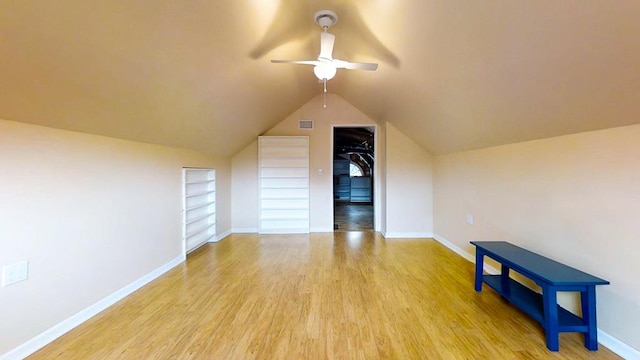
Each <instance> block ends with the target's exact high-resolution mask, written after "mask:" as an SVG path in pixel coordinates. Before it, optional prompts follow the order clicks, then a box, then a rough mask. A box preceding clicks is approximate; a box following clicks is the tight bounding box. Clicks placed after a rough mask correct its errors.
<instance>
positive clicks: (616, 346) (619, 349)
mask: <svg viewBox="0 0 640 360" xmlns="http://www.w3.org/2000/svg"><path fill="white" fill-rule="evenodd" d="M598 342H599V343H600V344H602V345H603V346H605V347H606V348H607V349H609V350H611V351H613V352H614V353H616V354H618V355H619V356H621V357H622V358H623V359H626V360H640V351H639V350H636V349H634V348H632V347H631V346H629V345H627V344H625V343H623V342H622V341H620V340H618V339H617V338H615V337H613V336H611V335H609V334H608V333H606V332H604V331H602V330H600V329H598Z"/></svg>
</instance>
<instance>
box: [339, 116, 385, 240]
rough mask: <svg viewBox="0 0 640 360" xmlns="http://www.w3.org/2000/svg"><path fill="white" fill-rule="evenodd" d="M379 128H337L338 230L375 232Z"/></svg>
mask: <svg viewBox="0 0 640 360" xmlns="http://www.w3.org/2000/svg"><path fill="white" fill-rule="evenodd" d="M374 141H375V127H373V126H361V127H334V128H333V218H334V230H335V231H354V230H355V231H358V230H374V207H373V199H374V192H373V191H374V174H375V171H374V169H375V167H374V165H375V146H374V145H375V144H374Z"/></svg>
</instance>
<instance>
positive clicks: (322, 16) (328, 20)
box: [313, 10, 338, 29]
mask: <svg viewBox="0 0 640 360" xmlns="http://www.w3.org/2000/svg"><path fill="white" fill-rule="evenodd" d="M313 19H314V20H315V21H316V23H317V24H318V25H320V27H322V28H323V29H328V28H330V27H331V26H333V25H335V23H337V22H338V14H336V13H335V12H334V11H331V10H320V11H318V12H316V13H315V14H314V15H313Z"/></svg>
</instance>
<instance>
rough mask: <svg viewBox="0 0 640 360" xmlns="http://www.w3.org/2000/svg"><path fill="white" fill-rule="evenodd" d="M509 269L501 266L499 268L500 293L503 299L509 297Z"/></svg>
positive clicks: (503, 265)
mask: <svg viewBox="0 0 640 360" xmlns="http://www.w3.org/2000/svg"><path fill="white" fill-rule="evenodd" d="M509 270H510V269H509V267H508V266H507V265H505V264H502V266H501V267H500V283H501V285H502V293H503V297H504V298H507V299H508V298H510V297H511V286H510V284H509Z"/></svg>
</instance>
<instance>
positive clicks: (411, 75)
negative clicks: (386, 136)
mask: <svg viewBox="0 0 640 360" xmlns="http://www.w3.org/2000/svg"><path fill="white" fill-rule="evenodd" d="M325 8H328V9H332V10H334V11H336V12H337V13H338V15H339V17H340V19H339V21H338V23H337V24H336V25H335V26H334V27H332V28H331V30H330V31H331V32H332V33H334V34H335V35H336V45H335V50H334V56H335V57H337V58H341V59H345V60H351V61H361V62H378V63H379V64H380V67H379V69H378V71H376V72H367V71H346V70H341V71H339V72H338V74H337V76H336V77H335V78H334V79H333V80H331V81H330V82H329V83H328V90H329V92H331V93H336V94H338V95H340V96H341V97H343V98H344V99H345V100H347V101H348V102H350V103H352V104H353V105H354V106H356V107H358V108H359V109H360V110H361V111H363V112H364V113H366V114H367V115H369V116H370V117H371V118H372V119H374V120H376V121H378V122H385V121H389V122H391V123H393V124H394V125H395V126H396V127H397V128H398V129H399V130H401V131H403V132H404V133H405V134H407V135H408V136H410V137H411V138H413V139H414V140H415V141H416V142H417V143H418V144H420V145H421V146H422V147H424V148H425V149H426V150H427V151H429V152H431V153H433V154H442V153H449V152H456V151H463V150H470V149H476V148H482V147H487V146H492V145H499V144H506V143H513V142H519V141H524V140H530V139H536V138H544V137H551V136H557V135H562V134H569V133H575V132H581V131H588V130H595V129H602V128H608V127H614V126H623V125H629V124H634V123H639V122H640V21H638V14H640V1H637V0H627V1H625V0H616V1H601V0H565V1H527V2H523V1H510V0H501V1H498V0H495V1H489V0H480V1H455V0H438V1H428V0H407V1H392V0H363V1H337V0H336V1H314V0H281V1H263V0H235V1H215V0H209V1H198V0H193V1H176V0H165V1H163V0H160V1H129V0H127V1H124V0H105V1H86V0H61V1H33V0H3V1H0V118H1V119H5V120H15V121H22V122H28V123H34V124H41V125H46V126H51V127H57V128H64V129H70V130H75V131H81V132H88V133H94V134H101V135H106V136H112V137H117V138H123V139H129V140H135V141H142V142H150V143H157V144H163V145H169V146H176V147H185V148H193V149H196V150H201V151H205V152H208V153H211V154H214V155H218V156H230V155H233V154H235V153H236V152H237V151H239V150H240V149H242V148H243V147H244V146H245V145H246V144H248V143H250V142H251V141H253V140H254V139H255V137H256V136H257V135H259V134H261V133H263V132H265V131H266V130H268V129H269V128H271V127H272V126H274V125H275V124H277V123H278V122H279V121H280V120H282V119H283V118H285V117H286V116H287V115H288V114H290V113H292V112H293V111H294V110H296V109H297V108H299V107H300V106H302V105H303V104H305V103H306V102H307V101H309V100H310V99H311V98H313V97H314V96H317V95H319V94H320V93H321V89H322V88H321V85H320V84H319V83H318V82H317V81H316V79H315V77H314V75H313V73H312V69H311V68H310V67H305V66H295V65H283V64H271V63H270V62H269V60H270V59H313V58H315V57H316V56H317V53H318V51H319V40H318V37H319V31H320V28H319V27H318V26H317V25H316V24H315V23H314V21H313V13H314V12H315V11H317V10H321V9H325ZM328 106H331V104H328Z"/></svg>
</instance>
